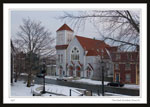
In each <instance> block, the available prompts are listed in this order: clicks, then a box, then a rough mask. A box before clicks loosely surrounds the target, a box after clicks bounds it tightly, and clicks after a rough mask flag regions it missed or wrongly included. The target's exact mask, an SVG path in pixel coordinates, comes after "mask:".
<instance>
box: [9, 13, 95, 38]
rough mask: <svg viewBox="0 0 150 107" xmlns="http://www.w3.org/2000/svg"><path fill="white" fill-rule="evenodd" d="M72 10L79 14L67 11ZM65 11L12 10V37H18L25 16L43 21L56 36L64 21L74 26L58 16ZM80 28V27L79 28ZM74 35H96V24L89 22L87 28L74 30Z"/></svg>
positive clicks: (91, 36)
mask: <svg viewBox="0 0 150 107" xmlns="http://www.w3.org/2000/svg"><path fill="white" fill-rule="evenodd" d="M65 12H71V13H73V14H77V11H65ZM64 14H65V13H64V11H44V10H43V11H22V10H17V11H16V10H15V11H11V36H12V38H14V37H15V38H16V33H17V32H18V30H19V29H18V28H19V26H20V25H22V20H23V18H28V17H29V18H30V19H31V20H35V21H41V22H42V25H43V26H45V27H46V29H48V30H49V31H51V32H52V36H53V37H56V30H57V29H58V28H60V27H61V26H62V25H63V24H64V23H66V24H67V25H68V26H69V27H70V28H71V29H73V30H74V29H75V28H73V26H72V24H71V23H70V22H69V21H67V20H66V21H65V20H60V19H58V17H60V16H63V15H64ZM79 29H80V28H79ZM74 35H79V36H84V37H90V38H93V37H96V36H97V35H96V31H95V30H94V26H93V25H92V24H91V23H90V22H87V24H86V27H85V29H84V30H83V29H81V30H78V31H76V30H75V31H74Z"/></svg>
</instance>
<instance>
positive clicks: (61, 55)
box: [60, 54, 63, 62]
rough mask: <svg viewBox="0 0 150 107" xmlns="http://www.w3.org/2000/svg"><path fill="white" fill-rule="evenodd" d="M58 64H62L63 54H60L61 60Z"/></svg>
mask: <svg viewBox="0 0 150 107" xmlns="http://www.w3.org/2000/svg"><path fill="white" fill-rule="evenodd" d="M60 62H63V54H61V60H60Z"/></svg>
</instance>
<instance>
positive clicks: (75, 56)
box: [71, 47, 79, 60]
mask: <svg viewBox="0 0 150 107" xmlns="http://www.w3.org/2000/svg"><path fill="white" fill-rule="evenodd" d="M71 60H79V50H78V48H76V47H74V48H73V50H72V51H71Z"/></svg>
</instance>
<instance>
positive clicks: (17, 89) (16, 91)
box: [11, 81, 32, 96]
mask: <svg viewBox="0 0 150 107" xmlns="http://www.w3.org/2000/svg"><path fill="white" fill-rule="evenodd" d="M11 96H32V93H31V87H26V84H25V83H24V81H17V82H14V83H13V85H12V86H11Z"/></svg>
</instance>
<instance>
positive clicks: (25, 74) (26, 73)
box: [20, 73, 28, 76]
mask: <svg viewBox="0 0 150 107" xmlns="http://www.w3.org/2000/svg"><path fill="white" fill-rule="evenodd" d="M20 75H25V76H28V74H27V73H20Z"/></svg>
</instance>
